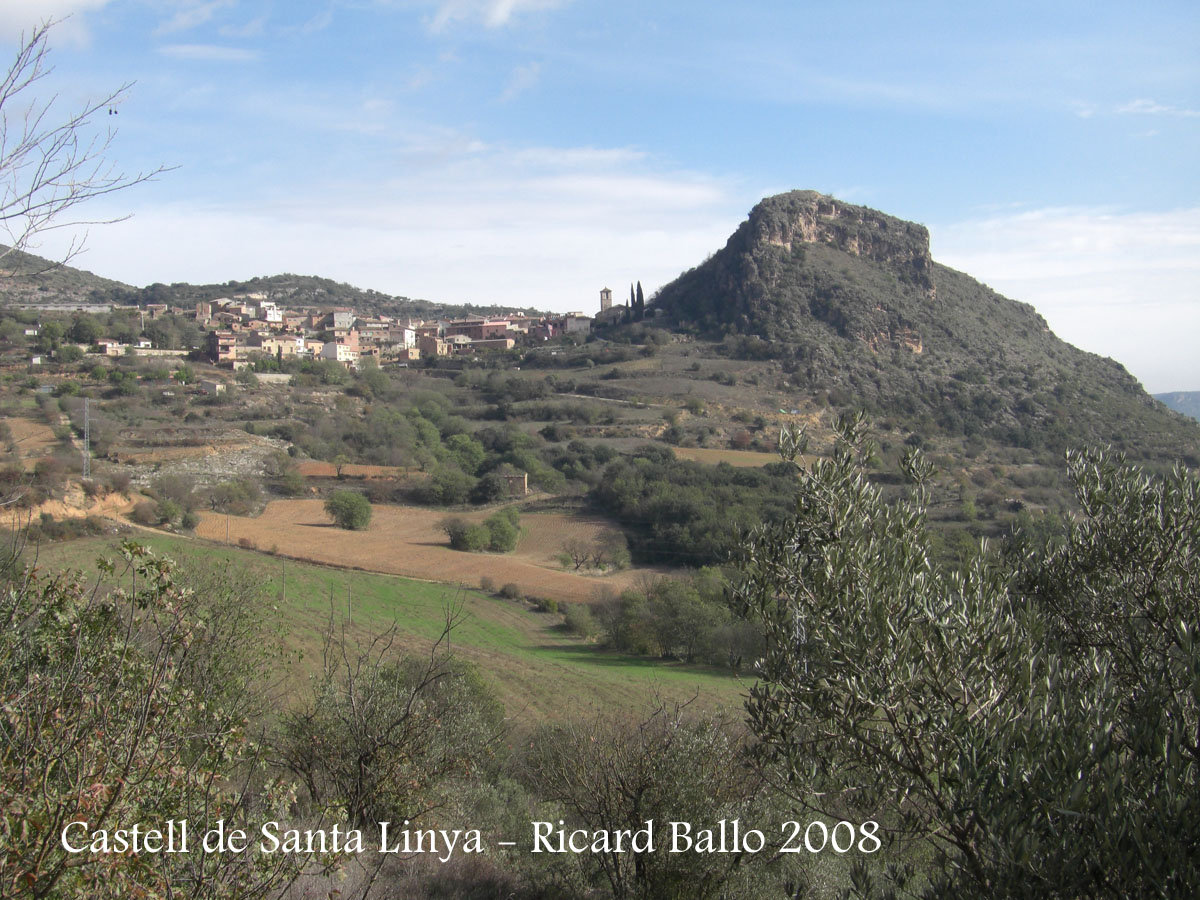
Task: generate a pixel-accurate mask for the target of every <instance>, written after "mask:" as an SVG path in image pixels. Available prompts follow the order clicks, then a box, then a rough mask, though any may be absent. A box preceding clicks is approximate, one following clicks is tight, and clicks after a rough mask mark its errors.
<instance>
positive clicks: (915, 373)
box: [651, 191, 1200, 462]
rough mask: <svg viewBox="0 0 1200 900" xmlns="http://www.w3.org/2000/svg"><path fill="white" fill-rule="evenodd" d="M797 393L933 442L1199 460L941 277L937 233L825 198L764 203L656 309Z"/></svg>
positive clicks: (1104, 375)
mask: <svg viewBox="0 0 1200 900" xmlns="http://www.w3.org/2000/svg"><path fill="white" fill-rule="evenodd" d="M651 308H652V309H656V310H658V311H660V312H657V314H658V315H666V316H667V317H668V318H669V319H670V320H671V321H673V323H674V324H675V326H676V327H677V328H679V329H680V330H684V331H689V330H690V331H694V332H697V333H700V334H705V335H709V336H723V337H724V346H725V347H726V349H727V352H728V353H729V354H730V355H733V356H739V357H742V358H754V357H762V358H774V359H779V360H783V361H784V364H785V368H786V369H787V370H788V371H790V372H791V374H792V381H793V384H794V386H795V388H796V389H797V391H798V392H801V393H807V394H810V395H813V394H818V395H821V396H822V398H823V399H826V400H827V401H828V402H829V403H831V404H833V405H836V406H846V407H848V408H849V407H855V406H858V407H863V408H865V409H866V410H867V411H868V413H869V414H871V415H872V416H873V417H875V418H877V419H880V418H886V419H890V420H892V421H893V422H895V423H897V424H901V425H902V426H903V427H904V428H907V429H910V430H911V431H912V432H913V433H914V434H915V435H916V438H915V439H914V441H916V440H919V439H920V438H921V436H923V435H925V436H928V435H931V434H943V435H961V436H963V437H964V438H966V439H968V440H974V441H998V442H1000V443H1002V444H1005V445H1009V446H1018V447H1028V448H1030V449H1034V450H1046V451H1054V452H1058V451H1061V450H1063V449H1065V448H1066V447H1068V446H1077V445H1081V444H1089V445H1115V446H1116V447H1118V448H1121V449H1124V450H1126V451H1128V452H1130V453H1131V455H1133V456H1135V457H1137V458H1140V459H1144V460H1159V461H1164V462H1165V461H1169V460H1174V459H1177V458H1180V457H1183V458H1185V459H1191V460H1196V458H1197V457H1196V454H1197V448H1198V447H1200V429H1198V428H1197V426H1196V423H1195V422H1193V421H1190V420H1187V419H1185V418H1184V417H1183V416H1180V415H1178V414H1176V413H1174V412H1172V411H1170V410H1168V409H1166V408H1164V407H1163V406H1162V405H1161V404H1159V403H1157V402H1156V401H1155V400H1154V399H1153V398H1151V397H1150V395H1149V394H1147V393H1146V392H1145V391H1144V390H1143V389H1142V387H1141V385H1140V384H1139V383H1138V382H1137V381H1136V380H1135V379H1134V378H1133V377H1132V376H1131V375H1129V373H1128V372H1127V371H1126V370H1125V369H1124V367H1122V366H1121V365H1120V364H1119V363H1117V362H1115V361H1113V360H1111V359H1105V358H1103V357H1100V356H1096V355H1095V354H1091V353H1085V352H1083V351H1081V350H1079V349H1077V348H1075V347H1073V346H1071V345H1069V344H1067V343H1065V342H1064V341H1062V340H1060V339H1058V338H1057V337H1055V335H1054V334H1052V333H1051V332H1050V329H1049V327H1048V326H1047V324H1046V322H1045V320H1044V319H1043V318H1042V317H1041V316H1040V315H1038V314H1037V312H1036V311H1035V310H1034V309H1033V307H1032V306H1029V305H1028V304H1025V303H1019V302H1016V301H1013V300H1009V299H1008V298H1006V297H1002V296H1001V295H999V294H997V293H996V292H994V291H992V290H991V289H989V288H988V287H987V286H985V285H983V284H981V283H980V282H978V281H976V280H974V279H973V278H971V277H970V276H968V275H965V274H963V273H961V272H957V271H955V270H953V269H950V268H948V267H946V266H943V265H940V264H938V263H936V262H934V261H933V259H932V258H931V257H930V252H929V233H928V231H927V230H926V229H925V228H924V227H923V226H921V225H917V224H914V223H911V222H905V221H902V220H900V219H896V218H893V217H891V216H888V215H884V214H883V213H880V212H876V211H875V210H872V209H868V208H866V207H862V206H855V205H853V204H848V203H843V202H841V201H839V200H836V199H834V198H832V197H828V196H825V195H822V194H818V193H816V192H813V191H793V192H790V193H787V194H781V195H778V196H775V197H769V198H767V199H765V200H763V201H762V202H761V203H759V204H758V205H757V206H756V207H755V208H754V209H753V210H752V211H751V213H750V216H749V218H748V219H747V220H746V221H745V222H743V223H742V225H741V226H740V227H739V228H738V229H737V231H736V232H734V234H733V235H732V236H731V237H730V239H729V241H728V243H727V244H726V245H725V247H724V248H723V249H721V250H719V251H718V252H717V253H716V254H714V255H713V256H712V257H710V258H709V259H708V260H707V261H706V262H704V263H703V264H702V265H700V266H698V267H696V268H695V269H692V270H690V271H688V272H685V273H684V274H683V275H681V276H680V277H679V278H678V279H676V280H675V281H674V282H672V283H671V284H669V285H667V286H666V287H664V288H663V289H662V290H661V291H659V293H658V294H657V296H656V297H654V298H653V299H652V300H651Z"/></svg>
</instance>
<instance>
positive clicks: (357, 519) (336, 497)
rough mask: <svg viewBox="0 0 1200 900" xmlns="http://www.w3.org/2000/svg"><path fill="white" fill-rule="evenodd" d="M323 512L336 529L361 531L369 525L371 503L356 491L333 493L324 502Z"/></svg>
mask: <svg viewBox="0 0 1200 900" xmlns="http://www.w3.org/2000/svg"><path fill="white" fill-rule="evenodd" d="M325 512H326V513H328V514H329V515H330V516H331V517H332V518H333V521H334V524H336V525H337V527H338V528H346V529H349V530H350V531H363V530H364V529H365V528H366V527H367V526H368V525H369V524H370V523H371V502H370V501H369V500H367V498H366V497H364V496H363V495H362V494H360V493H358V492H357V491H334V492H333V493H332V494H330V495H329V497H328V498H326V500H325Z"/></svg>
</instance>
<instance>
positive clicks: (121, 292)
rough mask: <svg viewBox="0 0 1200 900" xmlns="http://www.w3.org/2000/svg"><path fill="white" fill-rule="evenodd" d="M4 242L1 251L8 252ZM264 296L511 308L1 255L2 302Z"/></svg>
mask: <svg viewBox="0 0 1200 900" xmlns="http://www.w3.org/2000/svg"><path fill="white" fill-rule="evenodd" d="M3 249H4V248H3V247H2V246H0V253H2V252H3ZM248 296H254V297H262V298H264V299H267V300H271V301H274V302H275V303H278V304H279V305H280V306H288V307H310V306H311V307H333V306H344V307H353V308H354V309H356V310H358V311H359V312H360V313H362V314H364V315H380V314H384V315H391V316H413V317H418V318H434V317H438V316H450V315H454V316H463V315H483V316H487V315H497V314H500V313H502V312H506V311H511V307H500V306H488V305H484V306H476V305H471V304H464V305H455V304H447V303H438V302H435V301H432V300H421V299H413V298H410V297H405V296H399V295H392V294H386V293H382V292H380V291H376V290H372V289H370V288H360V287H356V286H354V285H351V284H346V283H344V282H339V281H334V280H333V279H330V278H322V277H319V276H316V275H296V274H292V273H283V274H278V275H270V276H257V277H254V278H250V279H248V280H246V281H236V280H231V281H226V282H221V283H214V284H190V283H188V282H173V283H172V284H162V283H155V284H151V285H147V286H145V287H134V286H132V285H128V284H125V283H123V282H120V281H114V280H113V279H111V278H103V277H101V276H99V275H95V274H93V273H91V272H88V271H85V270H83V269H77V268H74V267H72V266H70V265H65V264H59V263H56V262H54V261H53V260H49V259H44V258H42V257H40V256H35V255H33V254H31V253H23V252H21V251H12V252H10V253H8V254H7V255H6V256H3V257H0V302H7V303H12V304H27V305H45V304H55V305H94V304H115V305H119V306H146V305H147V304H152V303H165V304H167V305H169V306H182V307H190V306H194V305H195V304H196V303H197V302H200V301H207V300H216V299H218V298H221V297H232V298H239V297H248Z"/></svg>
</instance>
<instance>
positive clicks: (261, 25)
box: [220, 15, 268, 38]
mask: <svg viewBox="0 0 1200 900" xmlns="http://www.w3.org/2000/svg"><path fill="white" fill-rule="evenodd" d="M267 18H268V17H267V16H266V15H262V16H258V17H257V18H255V19H251V20H250V21H249V22H246V23H244V24H242V25H222V26H221V29H220V33H221V36H222V37H229V38H251V37H261V36H262V34H263V33H264V32H265V31H266V26H267Z"/></svg>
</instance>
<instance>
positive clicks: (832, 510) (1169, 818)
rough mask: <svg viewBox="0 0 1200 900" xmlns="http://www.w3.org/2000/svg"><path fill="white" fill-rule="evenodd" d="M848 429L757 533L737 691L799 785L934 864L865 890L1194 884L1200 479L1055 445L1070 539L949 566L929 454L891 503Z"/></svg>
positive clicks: (804, 798) (799, 792)
mask: <svg viewBox="0 0 1200 900" xmlns="http://www.w3.org/2000/svg"><path fill="white" fill-rule="evenodd" d="M838 433H839V444H838V446H837V448H836V451H835V454H834V456H833V458H832V459H822V460H819V461H817V462H816V463H814V464H812V465H811V466H810V467H803V468H798V470H797V476H798V480H799V487H798V493H797V495H796V499H795V504H794V514H793V515H792V516H791V517H790V518H789V519H788V520H786V521H785V522H783V523H780V524H779V525H777V526H774V527H771V528H765V529H761V530H759V531H758V532H756V533H754V534H752V535H751V536H750V538H749V539H748V540H747V542H746V546H745V550H744V557H743V561H742V570H743V579H742V581H741V583H740V585H739V587H738V589H737V592H736V597H735V599H736V601H737V603H738V605H739V607H741V608H743V609H747V610H749V611H750V612H751V614H752V615H753V616H754V617H755V618H757V619H758V620H760V621H761V622H762V623H763V625H764V629H765V633H766V637H767V647H766V651H765V653H764V654H763V656H762V658H761V661H760V662H759V664H758V669H759V673H758V674H759V677H760V679H761V680H760V681H759V683H758V684H757V685H755V686H754V687H753V688H752V689H751V692H750V698H749V700H748V702H747V707H748V711H749V713H750V721H751V723H752V724H751V729H752V731H753V732H754V733H755V735H756V737H757V738H758V740H759V741H760V747H759V750H760V756H761V758H762V759H764V760H769V761H770V762H771V763H773V765H774V766H775V767H776V768H774V772H775V774H776V776H777V777H778V778H779V780H780V782H781V783H783V784H786V785H787V788H786V789H787V791H788V793H789V795H790V796H792V798H793V800H794V801H795V802H796V803H797V804H798V805H800V806H807V807H808V808H809V809H812V808H814V807H820V808H822V809H828V808H829V805H830V804H843V803H844V804H847V808H849V809H852V810H864V811H867V810H872V811H873V810H888V811H889V812H888V813H887V815H888V817H889V818H890V819H891V823H890V830H891V831H892V832H893V833H895V834H909V835H913V836H915V838H916V840H917V841H919V842H920V845H921V846H918V847H914V848H913V850H912V851H911V857H910V858H912V859H914V860H917V859H925V860H928V862H927V863H926V865H925V866H924V867H923V868H922V869H921V870H919V871H918V872H916V873H912V872H910V873H908V875H915V876H916V877H907V875H905V874H903V873H890V874H889V875H888V876H886V877H887V879H888V881H887V882H884V883H881V884H878V885H877V893H875V894H873V895H874V896H887V895H893V896H895V895H897V893H896V892H894V891H893V889H894V888H895V887H897V886H900V887H903V885H902V884H899V882H900V879H899V878H897V877H895V876H896V874H900V875H901V877H905V878H906V880H907V881H908V883H909V887H910V888H911V887H912V886H913V885H915V884H917V883H922V882H923V884H922V886H921V887H920V888H919V889H917V890H915V891H906V890H902V891H900V892H899V893H903V894H904V895H905V896H914V897H938V898H944V897H980V896H988V897H1027V896H1039V897H1135V896H1161V897H1170V896H1180V897H1182V896H1188V895H1190V894H1192V893H1194V885H1195V884H1197V883H1200V857H1198V856H1197V854H1196V852H1195V849H1196V847H1197V845H1198V844H1200V820H1198V819H1197V818H1196V816H1195V815H1194V798H1195V797H1196V796H1197V795H1198V791H1200V768H1198V767H1197V765H1196V758H1197V756H1196V734H1197V730H1198V728H1200V691H1198V690H1197V686H1198V684H1200V681H1198V676H1197V667H1196V662H1197V658H1198V657H1197V641H1196V634H1197V630H1198V629H1200V607H1198V606H1197V603H1196V597H1197V596H1200V566H1198V565H1197V564H1196V560H1197V559H1198V558H1200V520H1198V518H1197V515H1196V511H1197V509H1200V478H1197V476H1196V475H1195V474H1194V473H1190V472H1187V471H1184V470H1182V469H1178V470H1176V471H1175V472H1173V473H1172V474H1170V475H1165V476H1151V475H1148V474H1146V473H1144V472H1142V471H1140V470H1138V469H1136V468H1134V467H1131V466H1128V465H1127V464H1126V463H1125V462H1124V460H1123V459H1121V458H1120V457H1117V456H1114V455H1112V454H1110V453H1086V454H1076V453H1068V454H1067V467H1068V473H1069V475H1070V478H1071V481H1072V483H1073V485H1074V487H1075V490H1076V494H1077V498H1078V502H1079V508H1080V510H1081V511H1082V514H1081V515H1080V516H1078V517H1077V518H1072V520H1071V521H1069V522H1068V523H1067V526H1066V531H1065V534H1064V535H1063V536H1062V537H1061V538H1060V539H1058V540H1055V541H1052V542H1050V543H1048V544H1047V545H1046V546H1044V547H1039V546H1037V545H1036V544H1037V543H1040V542H1028V543H1026V544H1025V545H1024V546H1023V547H1022V546H1018V547H1016V548H1014V550H1015V552H1013V553H1012V554H1010V555H1009V556H1008V557H1006V558H1001V559H993V558H987V557H985V556H984V555H983V554H982V553H980V552H976V553H974V554H973V555H972V558H971V559H970V560H968V561H967V562H965V563H964V564H963V565H962V566H961V567H950V566H947V565H945V564H943V563H941V562H939V561H938V559H937V557H936V556H935V555H934V554H933V553H932V552H931V532H930V529H929V527H928V519H927V515H928V498H929V492H928V487H927V485H926V484H925V483H924V482H926V480H927V479H928V477H929V471H930V468H931V467H930V466H929V465H928V464H927V463H924V462H923V461H921V460H920V459H919V458H916V459H913V458H910V459H909V460H908V461H907V462H906V469H907V471H908V474H909V475H910V476H911V477H913V478H914V480H915V481H916V482H917V484H918V488H917V490H916V492H915V494H914V498H913V499H911V500H902V501H899V502H896V503H889V502H888V501H887V500H886V499H885V498H884V496H883V495H882V494H881V493H880V491H879V490H878V489H877V488H876V487H874V486H873V485H871V484H870V483H869V482H868V481H867V480H866V479H865V478H863V477H862V471H861V462H860V461H861V459H862V458H863V457H864V455H865V453H866V451H867V448H866V445H865V443H864V441H863V439H862V434H861V430H860V428H859V425H858V424H857V423H855V422H849V423H839V426H838ZM783 443H784V446H785V447H786V446H788V445H794V446H796V447H797V448H798V447H799V443H798V442H794V439H793V438H792V437H791V436H788V437H787V438H786V440H785V441H784V442H783ZM798 635H800V637H799V638H798ZM981 648H984V649H983V652H982V653H981V652H980V650H981ZM814 797H821V798H822V800H821V801H820V802H818V803H813V801H812V798H814ZM881 830H882V829H881ZM889 882H890V883H889ZM1188 885H1191V886H1193V887H1191V888H1189V887H1188Z"/></svg>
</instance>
